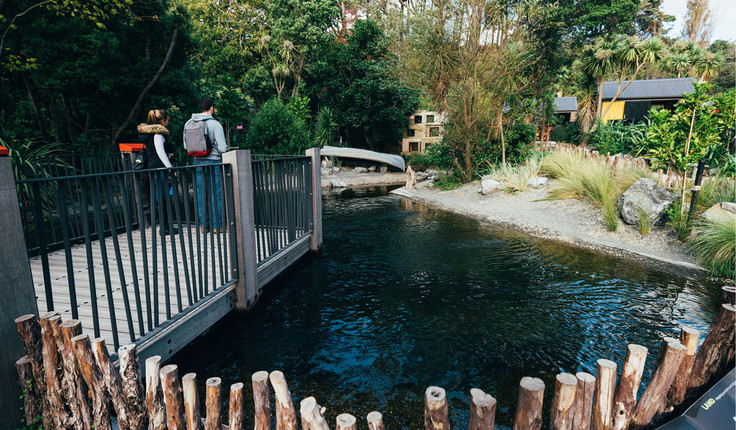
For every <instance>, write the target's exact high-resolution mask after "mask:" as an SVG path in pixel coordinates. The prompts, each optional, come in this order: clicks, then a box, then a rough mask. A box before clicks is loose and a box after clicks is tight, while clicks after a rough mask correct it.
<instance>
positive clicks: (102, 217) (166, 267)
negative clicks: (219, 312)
mask: <svg viewBox="0 0 736 430" xmlns="http://www.w3.org/2000/svg"><path fill="white" fill-rule="evenodd" d="M118 156H119V155H118ZM16 185H17V188H18V190H19V196H20V197H21V203H20V205H21V214H22V217H23V218H22V220H23V225H24V230H25V235H26V240H27V244H28V245H27V247H28V248H29V254H31V255H35V256H34V257H33V258H31V266H32V272H33V273H43V281H42V282H41V281H40V280H38V279H35V280H34V286H35V288H36V294H37V301H38V305H39V310H40V311H41V312H43V310H47V311H52V310H55V311H58V312H61V313H62V315H63V314H65V313H68V315H71V317H72V318H75V319H80V320H82V321H83V325H85V321H86V323H87V324H90V323H91V326H92V327H93V328H94V334H95V336H96V337H100V336H102V337H106V338H108V343H109V344H112V345H114V348H115V349H116V350H117V348H118V347H119V346H120V342H121V338H129V340H130V342H133V341H136V340H138V339H140V338H141V337H142V336H145V335H147V334H150V333H152V332H155V331H156V330H157V328H158V327H161V326H162V325H164V324H166V323H167V322H168V321H172V320H174V319H176V318H177V315H182V314H183V313H185V312H186V310H187V309H188V308H191V307H193V306H194V305H196V304H197V303H198V302H200V301H202V300H204V299H206V297H207V296H208V295H209V294H210V293H212V292H213V291H216V290H219V289H220V288H223V287H224V286H227V285H231V284H232V283H233V282H235V281H236V280H237V279H235V278H236V277H237V276H236V275H235V273H237V272H236V271H234V270H233V269H234V268H236V266H237V253H236V249H235V243H236V239H235V228H234V223H233V217H234V196H233V183H232V168H231V166H230V165H228V164H210V165H202V166H186V167H177V168H172V169H154V170H141V171H136V172H134V171H130V170H127V171H119V172H113V173H95V174H86V175H76V176H60V177H51V178H49V177H42V178H34V179H24V180H17V181H16ZM53 249H59V250H62V249H63V252H62V251H59V252H56V253H50V251H51V250H53ZM100 286H101V287H102V288H100ZM123 315H124V317H123ZM110 341H111V342H110ZM124 342H125V343H127V342H128V340H127V339H125V340H124Z"/></svg>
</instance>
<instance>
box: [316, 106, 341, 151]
mask: <svg viewBox="0 0 736 430" xmlns="http://www.w3.org/2000/svg"><path fill="white" fill-rule="evenodd" d="M336 141H337V121H336V120H335V115H334V114H333V113H332V110H331V109H330V108H328V107H327V106H325V107H323V108H321V109H320V110H319V111H318V112H317V121H316V123H315V125H314V142H315V143H316V144H317V145H318V146H319V147H320V148H321V147H323V146H334V145H335V143H336Z"/></svg>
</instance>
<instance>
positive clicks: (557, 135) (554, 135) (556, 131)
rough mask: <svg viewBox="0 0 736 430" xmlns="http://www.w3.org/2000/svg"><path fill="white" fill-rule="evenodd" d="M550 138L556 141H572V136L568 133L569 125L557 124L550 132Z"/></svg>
mask: <svg viewBox="0 0 736 430" xmlns="http://www.w3.org/2000/svg"><path fill="white" fill-rule="evenodd" d="M549 139H550V140H554V141H555V142H570V136H569V135H568V133H567V126H565V125H556V126H554V127H552V131H551V132H550V133H549Z"/></svg>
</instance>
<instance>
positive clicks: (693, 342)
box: [667, 327, 700, 408]
mask: <svg viewBox="0 0 736 430" xmlns="http://www.w3.org/2000/svg"><path fill="white" fill-rule="evenodd" d="M699 340H700V332H699V331H698V330H695V329H693V328H688V327H683V328H682V331H681V332H680V343H681V344H683V345H685V348H686V350H685V357H684V358H683V359H682V363H680V368H679V369H678V370H677V375H675V380H674V381H673V382H672V386H671V387H670V391H669V392H668V393H667V405H668V406H670V407H673V408H674V407H677V406H679V405H680V404H682V402H684V401H685V393H686V392H687V384H688V383H689V382H690V374H691V373H692V370H693V363H695V353H696V352H697V351H698V341H699Z"/></svg>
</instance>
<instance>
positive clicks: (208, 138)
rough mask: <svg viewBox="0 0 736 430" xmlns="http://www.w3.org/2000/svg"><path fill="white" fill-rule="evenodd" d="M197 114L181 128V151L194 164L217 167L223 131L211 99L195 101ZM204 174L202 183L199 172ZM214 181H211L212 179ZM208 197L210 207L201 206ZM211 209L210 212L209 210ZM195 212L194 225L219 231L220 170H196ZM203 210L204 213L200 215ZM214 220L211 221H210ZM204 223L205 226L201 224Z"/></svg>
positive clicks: (223, 145)
mask: <svg viewBox="0 0 736 430" xmlns="http://www.w3.org/2000/svg"><path fill="white" fill-rule="evenodd" d="M199 110H200V111H201V113H193V114H192V118H191V119H190V120H189V121H187V123H186V124H185V125H184V148H185V149H186V150H187V152H188V153H189V155H191V156H193V157H194V165H195V166H200V165H207V164H220V163H222V154H223V153H224V152H227V142H226V141H225V131H224V130H223V128H222V124H220V122H219V121H217V120H216V119H214V118H213V117H212V115H213V114H214V113H215V103H214V100H212V99H211V98H209V97H207V98H203V99H202V100H200V102H199ZM204 172H207V173H208V174H206V175H204V176H205V181H204V183H203V181H202V176H203V173H204ZM213 179H214V180H213ZM213 188H214V189H213ZM203 193H204V194H206V195H208V196H212V198H209V199H207V201H208V202H210V204H208V205H207V207H206V208H204V207H203V206H202V195H203ZM209 208H212V209H209ZM197 209H198V223H199V225H200V226H201V228H202V230H205V229H206V228H208V227H210V226H214V228H215V229H216V230H217V231H219V230H221V229H222V192H221V191H220V168H219V167H210V168H199V169H197ZM205 211H206V213H204V212H205ZM213 218H214V219H213ZM205 224H206V225H205Z"/></svg>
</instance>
